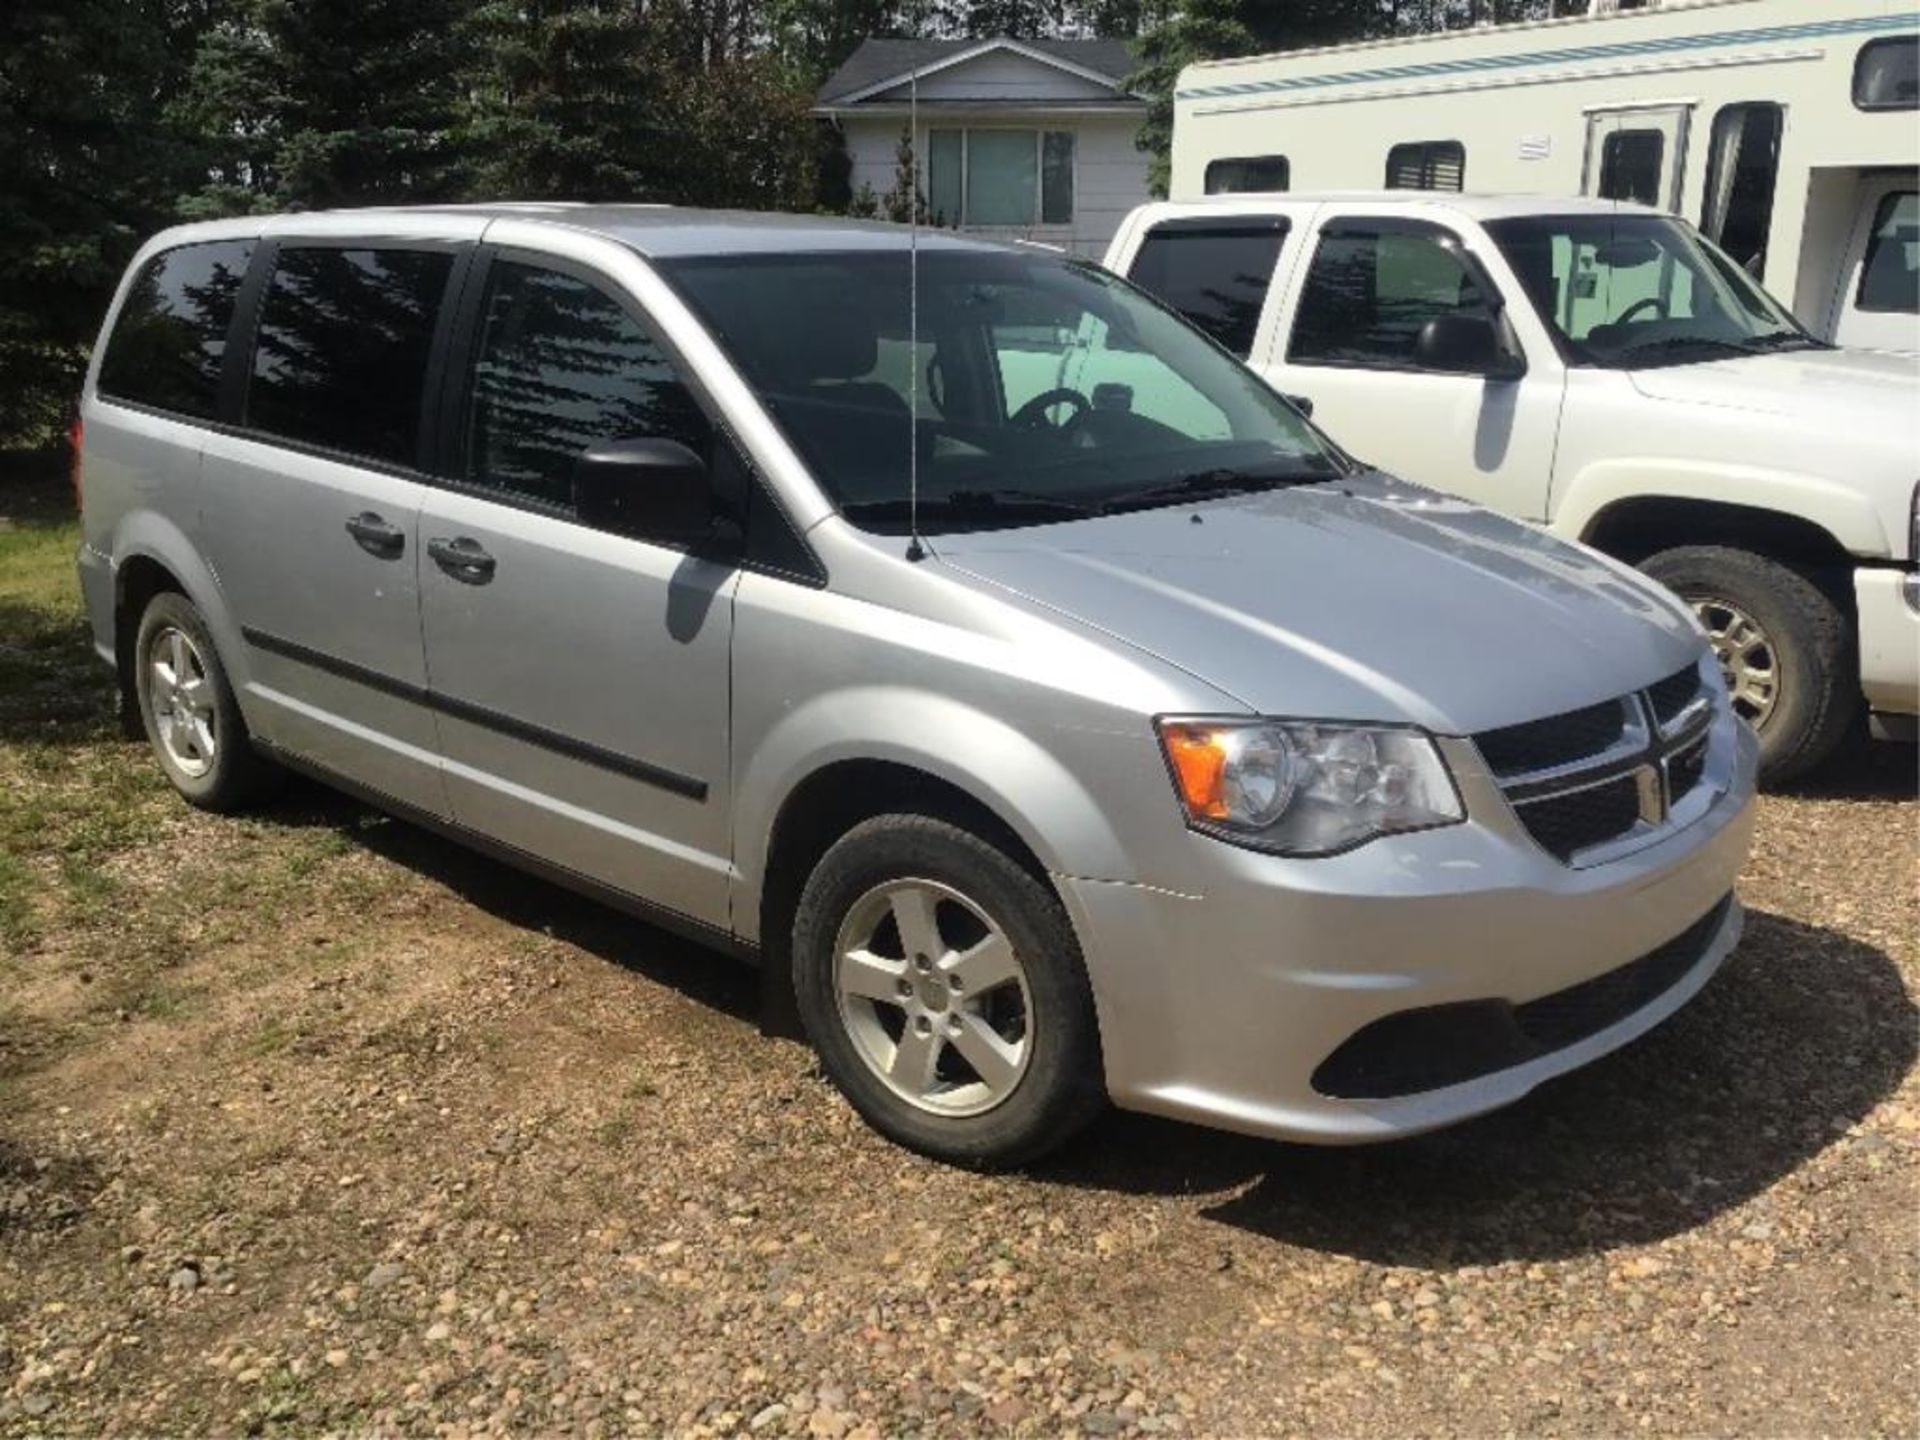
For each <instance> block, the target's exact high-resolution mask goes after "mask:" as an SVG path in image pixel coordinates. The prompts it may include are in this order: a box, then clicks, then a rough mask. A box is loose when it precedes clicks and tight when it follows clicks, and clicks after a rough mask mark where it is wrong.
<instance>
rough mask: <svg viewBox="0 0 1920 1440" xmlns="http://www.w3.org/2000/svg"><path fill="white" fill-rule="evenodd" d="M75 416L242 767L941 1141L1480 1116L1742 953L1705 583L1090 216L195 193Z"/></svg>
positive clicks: (145, 660) (1038, 1141)
mask: <svg viewBox="0 0 1920 1440" xmlns="http://www.w3.org/2000/svg"><path fill="white" fill-rule="evenodd" d="M1069 362H1071V363H1069ZM1065 378H1071V379H1072V380H1073V382H1074V383H1073V384H1071V385H1068V384H1066V383H1064V379H1065ZM81 421H82V425H81V432H80V433H81V439H80V445H81V450H80V457H81V459H80V463H81V468H80V472H79V473H80V474H81V477H82V483H83V495H84V504H83V513H84V534H85V539H84V543H83V546H82V549H81V552H80V557H79V563H80V575H81V580H82V583H83V586H84V589H85V592H86V598H87V604H88V609H89V611H90V613H91V617H92V623H93V629H94V633H95V638H96V643H97V646H98V649H99V651H100V654H101V655H102V657H103V658H105V659H106V660H108V661H110V662H112V663H113V664H114V665H115V666H116V668H117V672H118V675H119V679H120V683H121V686H122V688H123V692H124V694H125V697H126V699H127V701H128V705H129V713H130V714H132V713H137V714H138V716H139V717H140V720H141V722H142V723H143V725H144V728H145V731H146V734H147V736H148V737H149V739H150V740H151V741H152V744H153V747H154V749H155V751H156V753H157V755H158V757H159V760H160V763H161V765H162V766H163V767H164V768H165V770H166V773H167V775H168V777H169V779H170V780H171V781H172V782H173V784H174V785H175V786H176V787H177V788H178V790H179V791H180V793H181V794H182V795H183V796H185V797H186V799H188V800H189V801H191V802H192V803H194V804H197V805H201V806H204V807H207V808H209V809H215V810H225V809H230V808H234V807H237V806H240V805H242V804H245V803H247V802H249V801H252V800H255V799H257V798H259V797H261V796H262V795H264V794H266V793H267V792H268V791H269V790H270V788H271V786H272V783H273V781H274V780H275V778H276V777H277V776H279V775H280V774H281V773H282V772H283V771H284V770H288V769H291V770H297V771H302V772H307V773H310V774H313V775H315V776H318V777H320V778H322V779H324V780H325V781H327V782H328V783H331V784H335V785H338V786H340V787H342V788H344V789H347V790H350V791H354V792H356V793H359V794H362V795H364V796H365V797H367V798H368V799H370V800H371V801H372V802H373V803H375V804H377V805H379V806H381V807H384V808H386V809H389V810H392V811H394V812H396V813H399V814H402V815H405V816H408V817H411V818H413V819H416V820H417V821H419V822H420V823H423V824H426V825H429V826H433V827H437V828H439V829H441V830H444V831H446V832H448V833H450V834H452V835H454V836H457V837H458V838H460V839H462V840H465V841H469V842H471V843H473V844H476V845H479V846H481V847H483V848H486V849H488V850H491V851H493V852H495V853H497V854H500V855H502V856H503V857H505V858H507V859H508V860H510V861H512V862H513V863H516V864H521V865H524V866H526V867H528V868H530V869H533V870H536V871H538V872H541V873H543V874H546V875H548V876H550V877H552V878H554V879H556V880H558V881H560V882H561V883H563V884H567V885H570V886H573V887H575V888H577V889H579V890H581V891H584V892H586V893H588V894H591V895H594V896H597V897H600V898H602V899H605V900H609V901H611V902H613V903H616V904H619V905H622V906H624V907H626V908H628V909H630V910H632V911H635V912H637V913H640V914H642V915H645V916H647V917H649V918H651V919H654V920H656V921H658V922H660V923H663V924H667V925H670V926H673V927H676V928H678V929H680V930H682V931H685V932H688V933H691V934H694V935H697V936H700V937H703V938H706V939H708V940H710V941H712V942H713V943H714V945H715V946H716V948H718V949H723V950H731V951H734V952H737V953H739V954H741V955H744V956H746V957H749V958H751V959H753V960H755V961H757V962H758V963H759V964H760V966H761V967H762V972H763V976H764V980H765V985H764V990H765V995H766V997H767V1003H768V1006H769V1010H770V1013H772V1014H774V1015H782V1014H787V1015H792V1014H797V1017H798V1019H799V1021H800V1023H801V1024H802V1025H803V1027H804V1030H805V1033H806V1035H807V1037H808V1038H809V1039H810V1040H811V1042H812V1044H813V1045H814V1047H815V1048H816V1049H817V1051H818V1052H819V1055H820V1059H821V1063H822V1065H823V1067H824V1069H825V1071H826V1073H827V1074H828V1075H829V1076H830V1077H831V1078H832V1079H833V1081H834V1082H835V1084H836V1085H838V1086H839V1088H840V1089H841V1090H842V1091H843V1092H844V1093H845V1095H846V1097H847V1098H848V1100H849V1101H851V1102H852V1104H853V1105H854V1106H855V1107H856V1108H857V1109H858V1110H859V1111H860V1112H861V1114H863V1115H864V1116H865V1117H866V1118H867V1119H868V1120H869V1121H871V1122H872V1123H873V1124H874V1125H875V1126H877V1127H878V1128H879V1129H880V1130H882V1131H883V1132H885V1133H886V1134H887V1135H889V1136H892V1137H893V1138H894V1139H896V1140H898V1141H901V1142H902V1143H905V1144H907V1145H910V1146H913V1147H915V1148H917V1149H920V1150H923V1151H925V1152H927V1153H929V1154H933V1155H937V1156H940V1157H943V1158H946V1159H949V1160H954V1161H958V1162H962V1163H968V1164H1012V1163H1018V1162H1020V1161H1023V1160H1026V1159H1030V1158H1032V1157H1034V1156H1037V1155H1039V1154H1040V1153H1042V1152H1044V1151H1045V1150H1047V1149H1049V1148H1050V1147H1052V1146H1054V1145H1056V1144H1058V1143H1059V1142H1061V1141H1062V1140H1063V1139H1065V1138H1066V1137H1067V1136H1069V1135H1070V1134H1072V1133H1073V1132H1074V1131H1075V1130H1076V1129H1078V1128H1079V1127H1080V1126H1081V1125H1083V1124H1084V1123H1085V1122H1086V1121H1087V1120H1088V1119H1089V1118H1090V1117H1092V1116H1093V1115H1094V1114H1096V1113H1097V1112H1098V1111H1099V1110H1100V1108H1101V1107H1102V1105H1103V1104H1104V1103H1105V1102H1107V1101H1109V1100H1111V1101H1112V1102H1114V1103H1116V1104H1119V1105H1121V1106H1124V1107H1127V1108H1129V1109H1136V1110H1145V1111H1153V1112H1158V1113H1160V1114H1165V1115H1172V1116H1178V1117H1182V1118H1185V1119H1189V1120H1195V1121H1200V1122H1202V1123H1206V1124H1210V1125H1218V1126H1224V1127H1228V1128H1231V1129H1236V1130H1242V1131H1248V1132H1252V1133H1256V1134H1261V1135H1271V1136H1278V1137H1285V1138H1289V1139H1296V1140H1309V1141H1323V1142H1351V1141H1365V1140H1377V1139H1384V1138H1388V1137H1392V1136H1398V1135H1405V1134H1409V1133H1412V1132H1416V1131H1420V1130H1424V1129H1428V1128H1431V1127H1434V1126H1438V1125H1443V1124H1447V1123H1450V1122H1453V1121H1457V1120H1460V1119H1463V1118H1465V1117H1467V1116H1470V1115H1474V1114H1477V1113H1480V1112H1482V1111H1485V1110H1488V1109H1491V1108H1493V1107H1495V1106H1498V1105H1501V1104H1504V1103H1507V1102H1509V1101H1512V1100H1514V1099H1516V1098H1518V1097H1519V1096H1521V1095H1523V1094H1525V1093H1526V1092H1527V1091H1529V1090H1531V1089H1532V1088H1533V1087H1534V1086H1536V1085H1538V1084H1539V1083H1540V1082H1541V1081H1543V1080H1545V1079H1547V1078H1548V1077H1551V1076H1554V1075H1558V1074H1560V1073H1562V1072H1565V1071H1567V1070H1570V1069H1573V1068H1574V1067H1576V1066H1579V1065H1581V1064H1584V1063H1585V1062H1587V1061H1589V1060H1592V1059H1594V1058H1595V1057H1596V1056H1599V1055H1601V1054H1604V1053H1606V1052H1607V1051H1610V1050H1612V1049H1615V1048H1616V1047H1618V1046H1620V1045H1622V1044H1624V1043H1626V1042H1627V1041H1629V1040H1631V1039H1632V1038H1634V1037H1635V1036H1637V1035H1639V1034H1641V1033H1642V1032H1644V1031H1645V1030H1647V1029H1649V1028H1650V1027H1651V1026H1653V1025H1655V1024H1657V1023H1658V1022H1659V1021H1661V1020H1662V1019H1663V1018H1665V1017H1666V1016H1667V1015H1669V1014H1671V1013H1673V1012H1674V1011H1675V1010H1676V1009H1678V1008H1679V1007H1680V1006H1681V1005H1683V1004H1684V1003H1686V1001H1687V1000H1688V999H1689V998H1691V997H1692V996H1693V995H1694V994H1695V993H1696V992H1697V991H1698V990H1699V989H1700V987H1701V986H1702V985H1704V984H1705V983H1706V981H1707V979H1708V978H1709V977H1710V976H1711V975H1712V974H1713V972H1714V971H1715V970H1716V969H1717V968H1718V967H1719V965H1720V964H1721V962H1722V960H1723V959H1724V958H1725V957H1726V955H1727V953H1728V951H1729V950H1730V949H1731V948H1732V946H1733V945H1734V943H1735V942H1736V940H1737V938H1738V935H1739V930H1740V910H1739V907H1738V904H1737V902H1736V901H1735V900H1734V898H1733V882H1734V877H1735V874H1736V873H1737V871H1738V870H1739V868H1740V866H1741V863H1742V861H1743V860H1744V858H1745V856H1746V853H1747V849H1748V845H1749V841H1750V836H1751V829H1752V805H1751V800H1752V786H1753V774H1754V754H1755V746H1754V741H1753V738H1752V735H1751V733H1750V732H1749V731H1748V730H1747V729H1746V728H1745V726H1744V725H1743V724H1742V723H1741V722H1739V721H1738V720H1737V719H1736V717H1735V716H1734V714H1733V712H1732V710H1731V708H1730V707H1729V705H1728V703H1727V698H1726V694H1725V691H1724V688H1723V685H1722V681H1721V679H1720V674H1719V670H1718V667H1717V666H1716V665H1715V664H1714V663H1713V661H1712V658H1711V655H1710V653H1709V651H1708V648H1707V645H1706V642H1705V640H1704V638H1703V636H1702V633H1701V631H1700V630H1699V629H1698V627H1697V626H1696V624H1695V622H1694V620H1693V619H1692V617H1691V615H1690V614H1689V613H1688V612H1687V610H1686V609H1685V608H1684V607H1683V606H1682V605H1681V604H1680V603H1679V602H1677V601H1675V600H1674V599H1672V598H1671V597H1669V596H1668V595H1667V594H1666V593H1665V592H1664V591H1663V590H1661V589H1659V588H1658V587H1656V586H1654V585H1652V584H1650V583H1649V582H1647V581H1645V580H1643V579H1641V578H1640V577H1638V576H1637V575H1635V574H1634V573H1633V572H1632V571H1630V570H1628V569H1626V568H1625V567H1623V566H1621V565H1618V564H1615V563H1613V562H1612V561H1609V560H1607V559H1605V558H1604V557H1602V556H1600V555H1598V554H1595V553H1593V552H1591V551H1588V550H1585V549H1581V548H1579V547H1576V546H1571V545H1567V544H1563V543H1561V542H1558V541H1556V540H1554V539H1552V538H1550V537H1548V536H1546V535H1544V534H1541V533H1539V532H1537V531H1535V530H1532V529H1530V528H1528V527H1526V526H1524V525H1521V524H1518V523H1515V522H1512V521H1509V520H1506V519H1502V518H1500V517H1498V516H1495V515H1493V514H1490V513H1488V512H1486V511H1484V510H1480V509H1477V508H1475V507H1473V506H1470V505H1466V504H1462V503H1460V502H1457V501H1453V500H1449V499H1446V498H1443V497H1442V496H1440V495H1438V494H1436V493H1435V492H1432V491H1429V490H1425V489H1422V488H1420V487H1417V486H1412V485H1407V484H1404V483H1402V482H1400V481H1397V480H1395V479H1393V478H1392V477H1390V476H1387V475H1383V474H1380V473H1377V472H1374V471H1370V470H1368V469H1366V468H1364V467H1362V466H1360V465H1359V464H1357V463H1356V462H1354V461H1353V460H1351V459H1350V458H1349V457H1347V456H1346V455H1345V454H1343V453H1342V452H1341V451H1340V450H1339V449H1338V448H1336V447H1335V446H1334V445H1333V444H1332V443H1331V442H1329V441H1328V440H1327V439H1326V438H1325V437H1323V436H1322V435H1320V434H1318V433H1317V432H1316V431H1315V430H1314V429H1313V427H1312V426H1311V424H1309V423H1308V422H1307V421H1306V420H1305V419H1304V418H1303V417H1302V415H1301V414H1300V413H1299V412H1298V411H1297V410H1296V409H1295V408H1294V407H1293V406H1291V405H1290V404H1289V403H1287V402H1286V401H1285V400H1283V399H1282V398H1281V397H1279V396H1278V395H1276V394H1274V393H1273V392H1272V391H1271V390H1269V389H1268V388H1267V387H1266V386H1265V385H1264V384H1262V383H1261V382H1260V381H1259V380H1258V379H1257V378H1256V377H1255V376H1254V375H1253V374H1252V373H1251V372H1249V371H1248V370H1246V369H1244V368H1243V367H1242V366H1240V365H1239V364H1238V363H1236V362H1235V361H1234V360H1233V359H1232V358H1231V357H1230V356H1229V355H1227V354H1226V353H1225V352H1224V351H1222V350H1220V349H1219V348H1218V347H1217V346H1216V345H1214V343H1213V342H1212V341H1210V340H1208V339H1207V338H1205V337H1204V336H1202V335H1201V334H1200V333H1199V332H1198V331H1196V330H1194V329H1192V328H1190V327H1189V326H1188V325H1187V324H1186V323H1185V322H1184V321H1182V320H1180V319H1179V318H1177V317H1176V316H1175V315H1173V314H1172V313H1171V312H1170V311H1168V310H1165V309H1163V308H1162V307H1161V306H1160V305H1159V304H1158V303H1156V302H1155V301H1153V300H1151V299H1149V298H1148V297H1147V296H1146V295H1144V294H1143V293H1142V292H1140V291H1138V290H1135V289H1134V288H1132V287H1131V286H1130V285H1129V284H1128V283H1127V282H1125V281H1123V280H1119V279H1116V278H1115V277H1113V276H1112V275H1109V274H1107V273H1105V272H1104V271H1102V270H1100V269H1098V268H1097V267H1094V266H1092V265H1089V264H1085V263H1082V262H1078V261H1075V260H1071V259H1068V258H1066V257H1063V256H1061V255H1058V254H1055V253H1053V252H1051V251H1048V250H1045V249H1041V248H1037V247H1025V246H1008V245H998V244H988V243H983V242H977V241H973V240H969V239H965V238H962V237H959V236H956V235H953V234H951V233H937V234H924V233H923V234H921V235H919V236H918V237H917V238H916V237H910V235H909V233H908V231H906V230H904V229H898V228H893V227H887V226H877V225H866V224H857V223H850V222H844V221H838V220H819V219H796V218H790V217H782V216H767V215H734V214H718V213H703V212H695V211H682V210H673V209H656V208H645V207H584V206H563V205H499V206H491V207H485V208H454V209H417V210H363V211H356V212H342V213H334V214H308V215H289V216H280V217H274V218H265V219H262V218H250V219H245V220H233V221H221V222H215V223H211V224H204V225H195V226H189V227H185V228H182V229H178V230H171V231H168V232H166V233H165V234H162V235H160V236H158V237H156V238H155V239H153V240H152V241H150V242H149V243H148V244H147V245H146V246H145V247H144V248H143V249H142V250H141V251H140V253H139V254H138V255H137V256H136V257H135V259H134V261H133V263H132V265H131V267H130V268H129V270H128V273H127V277H126V279H125V280H124V281H123V282H122V285H121V287H120V291H119V294H118V295H117V296H116V298H115V300H114V303H113V306H112V309H111V310H110V312H109V313H108V316H107V320H106V325H105V328H104V330H103V332H102V336H101V342H100V344H99V346H98V347H97V349H96V351H95V356H94V360H93V364H92V368H91V369H90V371H89V373H88V376H87V381H86V388H85V392H84V395H83V397H82V407H81ZM1376 423H1378V424H1379V425H1382V426H1391V425H1393V424H1394V423H1395V417H1394V415H1393V412H1392V408H1391V405H1390V404H1389V405H1387V406H1384V407H1383V408H1382V411H1381V413H1380V414H1379V416H1378V417H1377V421H1376Z"/></svg>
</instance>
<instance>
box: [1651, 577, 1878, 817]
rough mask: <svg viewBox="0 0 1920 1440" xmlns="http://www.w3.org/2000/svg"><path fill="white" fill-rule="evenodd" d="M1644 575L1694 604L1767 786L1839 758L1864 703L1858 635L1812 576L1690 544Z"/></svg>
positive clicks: (1761, 776) (1695, 611)
mask: <svg viewBox="0 0 1920 1440" xmlns="http://www.w3.org/2000/svg"><path fill="white" fill-rule="evenodd" d="M1640 568H1641V569H1642V570H1644V571H1645V572H1646V573H1647V574H1648V575H1651V576H1652V577H1653V578H1654V579H1656V580H1658V581H1659V582H1660V583H1661V584H1663V585H1665V586H1666V587H1667V588H1668V589H1670V590H1672V591H1674V592H1675V593H1676V594H1678V595H1679V596H1680V597H1681V598H1682V599H1683V600H1685V601H1687V602H1688V603H1689V604H1691V605H1692V606H1693V609H1694V613H1695V614H1697V615H1698V616H1699V617H1700V623H1701V624H1702V625H1704V626H1705V627H1706V629H1707V634H1708V635H1709V637H1711V639H1712V642H1713V649H1714V654H1715V655H1716V656H1718V657H1719V660H1720V669H1721V673H1722V674H1724V675H1725V676H1726V678H1727V690H1728V693H1729V695H1730V696H1731V697H1732V700H1733V707H1734V709H1735V710H1736V711H1737V712H1739V714H1740V715H1741V716H1742V717H1743V718H1745V719H1746V720H1747V721H1748V722H1749V723H1750V724H1751V725H1752V726H1753V727H1754V731H1755V733H1757V734H1758V735H1759V737H1760V778H1761V779H1762V780H1763V781H1765V782H1767V783H1769V784H1779V783H1780V782H1782V781H1785V780H1791V779H1793V778H1794V777H1795V776H1798V775H1803V774H1805V773H1806V772H1807V771H1809V770H1811V769H1812V768H1813V767H1814V766H1816V765H1818V764H1819V763H1820V762H1821V761H1822V760H1824V759H1826V757H1827V756H1828V755H1829V754H1830V753H1832V751H1833V748H1834V747H1835V746H1836V745H1837V744H1839V742H1840V740H1841V738H1842V737H1843V736H1844V735H1845V734H1846V731H1847V726H1848V723H1849V722H1850V721H1851V720H1852V719H1853V714H1854V711H1855V709H1856V708H1857V706H1858V704H1859V696H1860V691H1859V682H1858V679H1857V677H1856V674H1855V666H1854V663H1853V638H1852V627H1851V626H1850V625H1849V624H1848V622H1847V617H1846V614H1845V613H1844V612H1843V611H1842V610H1841V609H1840V607H1839V606H1838V605H1836V604H1835V603H1834V602H1833V600H1832V599H1831V598H1830V597H1829V596H1828V595H1827V594H1826V593H1825V592H1824V591H1822V590H1821V589H1820V587H1819V586H1817V585H1815V584H1814V583H1813V582H1812V581H1811V580H1809V579H1808V578H1807V577H1806V576H1805V575H1803V574H1801V573H1800V572H1799V571H1798V570H1795V569H1794V568H1793V567H1791V566H1789V565H1785V564H1782V563H1781V562H1780V561H1778V560H1771V559H1768V558H1767V557H1766V556H1764V555H1756V554H1754V553H1753V552H1751V551H1748V550H1735V549H1732V548H1730V547H1727V546H1720V545H1683V546H1680V547H1678V548H1677V549H1673V550H1662V551H1660V552H1659V553H1658V554H1656V555H1650V556H1648V557H1647V559H1645V560H1643V561H1642V562H1641V564H1640Z"/></svg>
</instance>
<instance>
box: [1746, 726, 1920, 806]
mask: <svg viewBox="0 0 1920 1440" xmlns="http://www.w3.org/2000/svg"><path fill="white" fill-rule="evenodd" d="M1776 793H1777V794H1780V795H1789V796H1793V797H1794V798H1796V799H1801V800H1914V799H1920V748H1917V747H1915V746H1912V745H1905V744H1900V743H1897V742H1895V741H1890V740H1874V739H1871V738H1869V737H1868V735H1867V734H1866V727H1865V726H1864V725H1862V726H1861V727H1860V729H1859V731H1858V733H1856V734H1854V735H1852V736H1850V737H1848V740H1847V742H1846V743H1845V744H1844V745H1842V746H1841V747H1840V749H1839V750H1838V751H1837V752H1836V753H1835V755H1834V756H1833V758H1832V759H1831V760H1829V761H1827V762H1826V763H1825V764H1823V765H1821V766H1820V767H1819V768H1818V769H1816V770H1815V771H1814V772H1813V773H1812V774H1811V775H1807V776H1805V777H1803V778H1801V779H1799V780H1795V781H1793V782H1791V783H1790V784H1787V785H1784V786H1781V787H1780V788H1779V789H1778V790H1777V791H1776Z"/></svg>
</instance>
